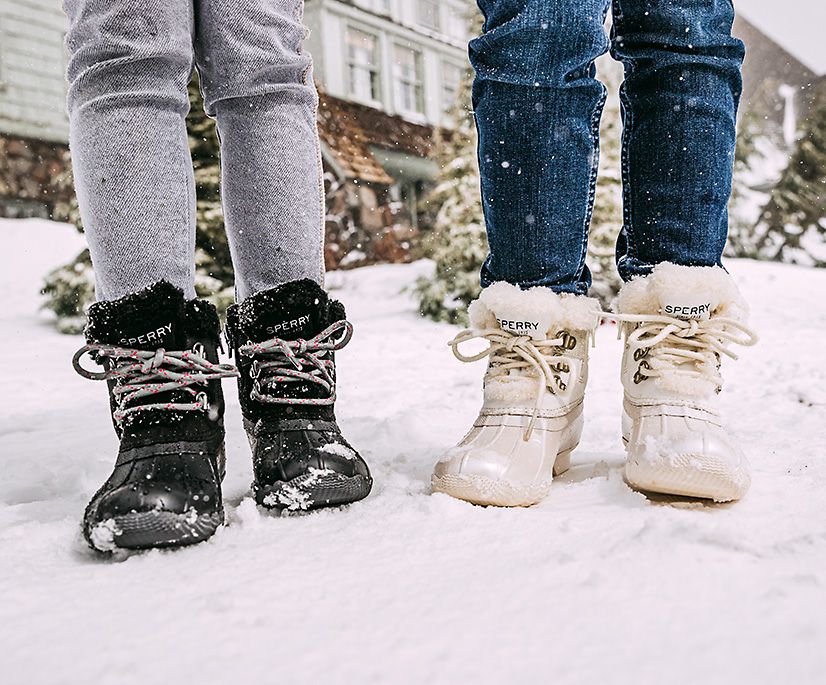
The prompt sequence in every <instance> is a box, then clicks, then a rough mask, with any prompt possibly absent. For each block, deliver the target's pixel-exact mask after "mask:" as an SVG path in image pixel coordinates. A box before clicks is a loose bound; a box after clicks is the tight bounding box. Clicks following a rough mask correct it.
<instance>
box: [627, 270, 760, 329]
mask: <svg viewBox="0 0 826 685" xmlns="http://www.w3.org/2000/svg"><path fill="white" fill-rule="evenodd" d="M680 298H686V299H689V300H691V299H696V298H707V299H708V300H709V301H710V302H711V315H712V316H721V317H725V318H730V319H735V320H737V321H740V322H743V323H745V322H746V320H747V319H748V314H749V308H748V305H747V304H746V301H745V300H744V299H743V296H742V295H741V294H740V291H739V290H738V289H737V286H736V285H735V283H734V279H733V278H732V277H731V276H730V275H729V274H728V272H726V270H725V269H723V268H721V267H719V266H680V265H678V264H671V263H670V262H663V263H662V264H658V265H657V266H655V267H654V270H653V271H652V272H651V274H650V275H649V276H641V277H638V278H635V279H633V280H632V281H630V282H628V283H626V284H625V285H624V286H623V287H622V289H621V290H620V292H619V295H617V299H616V300H615V301H614V309H615V310H616V311H617V312H619V313H620V314H658V313H659V312H660V306H661V303H662V302H663V301H674V300H679V299H680Z"/></svg>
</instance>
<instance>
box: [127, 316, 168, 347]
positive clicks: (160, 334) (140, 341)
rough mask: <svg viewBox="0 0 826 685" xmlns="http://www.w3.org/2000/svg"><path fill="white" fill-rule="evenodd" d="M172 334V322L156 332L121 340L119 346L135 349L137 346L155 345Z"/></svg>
mask: <svg viewBox="0 0 826 685" xmlns="http://www.w3.org/2000/svg"><path fill="white" fill-rule="evenodd" d="M170 333H172V323H171V322H170V323H168V324H166V325H165V326H161V327H160V328H156V329H155V330H154V331H148V332H146V333H141V335H136V336H135V337H133V338H121V339H120V341H119V343H118V344H120V345H125V346H126V347H134V346H135V345H153V344H157V343H159V342H161V341H162V340H163V339H164V338H165V337H166V336H167V335H169V334H170Z"/></svg>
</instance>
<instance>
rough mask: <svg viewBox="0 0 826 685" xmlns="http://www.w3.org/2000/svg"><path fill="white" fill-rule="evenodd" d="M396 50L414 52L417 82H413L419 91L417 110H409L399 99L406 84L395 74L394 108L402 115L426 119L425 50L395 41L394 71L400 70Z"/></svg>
mask: <svg viewBox="0 0 826 685" xmlns="http://www.w3.org/2000/svg"><path fill="white" fill-rule="evenodd" d="M396 50H408V51H410V52H412V53H413V54H414V56H415V59H416V64H415V71H416V80H415V81H414V82H413V86H414V88H416V89H417V93H416V106H417V109H408V108H407V107H405V106H404V105H403V103H402V102H401V98H400V97H399V93H400V90H399V89H400V88H401V84H402V83H404V82H403V81H402V80H401V79H400V78H399V74H398V73H394V74H393V107H394V109H395V110H396V111H397V112H399V113H401V114H407V115H410V116H414V117H417V118H424V117H426V115H427V107H426V103H427V98H426V97H425V83H424V54H425V51H424V48H422V47H421V46H419V45H416V44H413V43H408V44H405V43H402V42H401V41H394V42H393V44H392V53H393V68H394V70H395V69H396V68H398V62H397V61H396Z"/></svg>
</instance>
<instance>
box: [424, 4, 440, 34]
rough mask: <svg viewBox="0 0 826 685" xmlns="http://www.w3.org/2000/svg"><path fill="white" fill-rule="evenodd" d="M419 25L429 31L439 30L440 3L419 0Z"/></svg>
mask: <svg viewBox="0 0 826 685" xmlns="http://www.w3.org/2000/svg"><path fill="white" fill-rule="evenodd" d="M419 23H420V24H421V25H422V26H426V27H427V28H429V29H436V30H438V29H439V3H438V2H437V1H436V0H419Z"/></svg>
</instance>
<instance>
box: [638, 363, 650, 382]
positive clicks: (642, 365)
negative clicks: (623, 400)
mask: <svg viewBox="0 0 826 685" xmlns="http://www.w3.org/2000/svg"><path fill="white" fill-rule="evenodd" d="M650 368H651V365H650V364H649V363H648V362H647V361H641V362H640V365H639V367H637V372H636V373H635V374H634V383H635V384H636V385H639V384H640V383H642V382H643V381H645V380H648V378H650V376H646V375H645V374H644V373H643V372H642V370H643V369H650Z"/></svg>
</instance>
